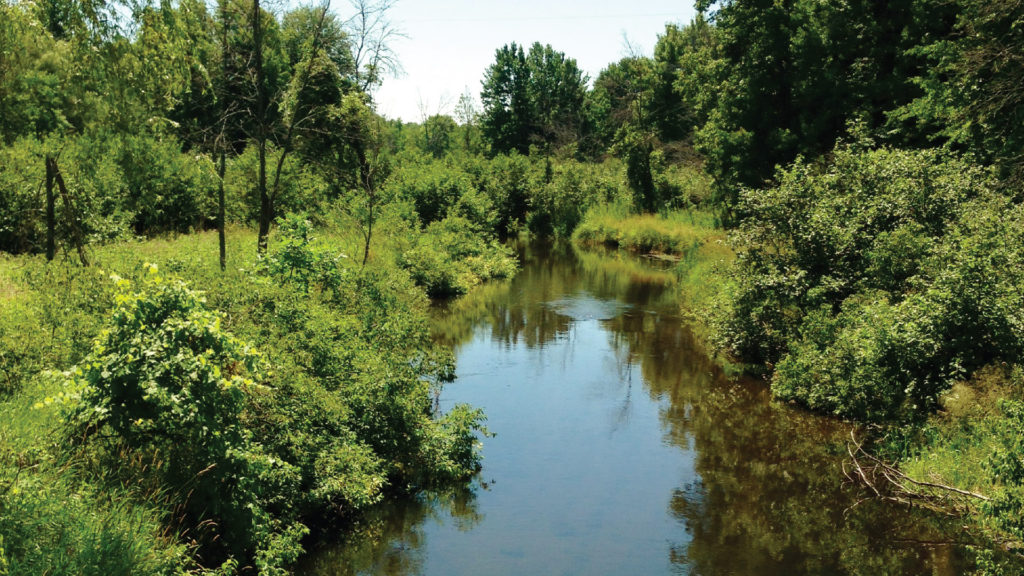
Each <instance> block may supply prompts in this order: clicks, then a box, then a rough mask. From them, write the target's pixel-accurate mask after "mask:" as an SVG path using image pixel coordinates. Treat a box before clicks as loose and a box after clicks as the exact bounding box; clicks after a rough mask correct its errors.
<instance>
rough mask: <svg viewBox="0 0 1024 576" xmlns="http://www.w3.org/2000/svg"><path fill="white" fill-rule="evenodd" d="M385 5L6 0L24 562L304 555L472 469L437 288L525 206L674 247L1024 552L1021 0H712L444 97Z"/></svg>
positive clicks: (149, 564) (735, 358)
mask: <svg viewBox="0 0 1024 576" xmlns="http://www.w3.org/2000/svg"><path fill="white" fill-rule="evenodd" d="M392 5H393V1H392V0H351V2H348V3H341V4H340V5H334V6H332V5H331V4H330V3H326V4H313V5H309V6H305V5H303V6H299V5H297V4H296V5H294V6H290V7H282V6H280V5H278V4H274V5H273V6H267V5H265V3H264V2H261V0H218V1H216V2H212V1H207V0H159V1H158V0H0V413H2V418H0V575H6V574H11V575H31V574H40V575H42V574H93V575H103V576H110V575H116V574H168V575H171V574H175V575H183V574H196V575H200V574H208V575H211V576H212V575H218V574H221V575H228V574H236V573H238V574H255V573H258V574H268V575H272V574H289V573H292V572H293V570H294V569H295V568H294V567H295V565H296V562H297V561H298V560H299V559H300V558H301V557H302V555H303V552H304V550H306V549H307V548H308V547H309V545H310V544H311V543H313V542H316V541H317V540H318V539H319V538H322V537H324V535H326V534H330V533H332V532H337V531H339V530H340V531H344V530H345V529H346V527H347V526H349V525H350V524H351V523H352V522H353V521H354V520H355V519H357V518H358V517H359V516H360V514H362V513H363V512H365V511H366V510H368V509H370V508H372V507H373V506H374V505H376V504H378V503H380V502H382V501H386V500H388V499H390V498H393V497H395V496H396V495H401V494H406V495H407V494H415V493H419V492H422V491H441V492H443V491H445V490H451V489H453V488H455V487H458V486H465V485H466V483H467V482H469V481H470V479H471V478H473V476H474V475H475V474H476V473H477V471H478V470H479V469H480V465H481V460H480V457H481V456H480V448H481V443H483V444H484V445H485V444H486V441H487V437H488V434H489V432H488V430H487V428H486V425H485V424H486V417H485V414H484V413H483V411H481V410H479V409H477V408H474V407H471V406H468V405H461V404H459V405H456V406H455V407H452V408H451V409H447V410H444V411H442V410H439V409H437V407H436V405H435V404H436V403H435V399H436V398H437V396H438V394H440V390H441V388H442V387H443V386H444V384H445V383H447V382H450V381H451V380H452V379H453V377H454V373H455V363H454V356H453V353H452V350H451V347H450V346H448V345H447V344H446V343H445V342H444V341H443V339H439V338H437V337H436V336H434V335H432V334H431V325H430V307H431V303H432V302H433V301H438V300H441V299H452V298H460V297H465V296H466V295H467V294H471V293H473V292H474V291H475V290H479V289H481V288H480V287H481V286H482V285H484V284H486V283H488V282H496V281H501V280H502V279H507V278H511V277H514V276H515V275H516V273H517V271H518V269H519V264H518V262H517V261H516V258H515V257H514V251H513V250H512V249H511V248H510V247H509V244H508V241H510V239H516V238H521V237H530V238H537V239H550V241H552V242H572V243H575V244H576V245H579V246H591V247H610V248H617V249H620V250H624V251H632V252H637V253H652V254H656V255H659V256H662V257H665V258H671V259H674V260H677V261H678V262H679V264H678V267H677V274H678V275H679V276H680V278H681V283H680V288H679V290H680V300H681V302H682V307H683V311H684V312H685V314H687V316H688V317H689V318H691V319H692V321H693V322H694V323H695V325H696V326H697V328H696V330H697V332H698V333H699V334H700V336H701V339H702V341H703V345H704V346H705V348H706V349H707V350H708V352H709V354H711V355H712V356H713V357H714V358H715V360H716V361H717V362H718V363H720V364H721V365H725V366H727V367H728V369H729V370H731V371H734V372H736V373H743V374H753V375H756V376H757V377H759V378H761V379H763V382H764V386H766V387H768V388H769V389H770V392H771V395H772V397H773V398H774V400H775V401H776V402H779V403H784V404H788V405H792V406H796V407H798V408H799V409H801V410H806V411H810V412H813V413H818V414H822V415H825V416H827V417H828V418H832V419H835V420H838V421H842V422H844V423H847V424H848V425H849V427H851V428H852V429H854V430H855V432H854V436H853V439H852V440H851V444H850V446H849V447H842V448H841V450H842V451H843V453H844V458H845V454H846V450H847V449H848V448H849V458H848V462H847V466H846V468H844V469H848V470H849V473H850V475H851V478H852V480H853V482H852V483H851V484H852V485H853V486H852V487H851V489H854V490H861V491H863V492H864V494H865V497H871V498H880V499H887V500H890V501H892V502H893V504H892V505H893V506H900V505H907V504H908V503H909V504H912V505H913V506H918V507H924V508H928V509H931V510H934V511H936V512H937V513H939V514H948V515H953V516H955V517H956V518H958V523H959V524H962V525H963V529H962V534H958V535H957V538H959V539H961V540H962V541H964V542H967V546H966V547H967V549H968V550H969V556H970V558H969V559H970V563H971V565H972V570H973V571H974V572H973V573H975V574H979V575H989V576H996V575H1000V574H1015V573H1020V572H1019V571H1021V570H1024V556H1022V555H1021V553H1020V550H1021V549H1022V546H1024V1H1022V0H985V1H982V0H940V1H934V0H887V1H878V0H849V1H845V2H819V1H816V0H771V1H769V0H720V1H717V2H711V1H709V0H698V1H697V3H696V7H697V16H696V17H695V18H694V19H693V20H692V21H690V22H688V23H669V24H666V25H665V27H664V31H663V32H662V33H661V34H659V35H658V37H657V38H656V39H651V40H652V42H656V43H655V44H654V49H653V53H652V54H650V55H644V54H631V55H628V56H625V57H623V58H622V59H621V60H619V61H617V62H612V63H609V64H608V65H607V66H606V67H605V68H604V69H603V70H602V71H601V72H600V73H599V74H598V75H597V77H595V78H589V77H588V75H587V74H586V73H585V72H583V71H582V70H581V69H580V67H579V65H578V64H577V61H576V60H574V59H573V58H572V56H571V55H567V54H565V53H563V52H560V51H558V50H557V49H556V47H557V45H558V39H557V38H550V39H538V40H541V41H538V42H536V43H533V44H531V45H529V46H525V45H520V44H518V43H514V42H509V43H506V44H504V45H502V46H501V47H499V48H497V49H496V50H495V53H494V57H493V61H492V64H491V65H490V66H489V67H488V68H487V69H486V70H482V71H481V83H480V92H479V94H472V93H466V94H465V95H463V96H462V98H460V99H459V102H458V104H457V105H456V106H455V107H454V109H453V110H452V111H451V113H450V114H447V113H438V114H434V115H429V116H427V115H425V117H424V118H422V119H421V121H419V122H415V123H409V122H403V121H400V120H395V119H389V118H386V117H384V116H382V115H380V114H378V113H377V111H376V108H375V102H374V93H375V90H376V89H377V88H378V87H379V86H380V85H381V83H382V82H386V81H387V78H388V76H389V74H390V73H391V72H393V71H394V70H395V69H396V68H397V67H398V66H399V64H400V62H398V61H397V59H396V55H395V53H394V51H393V50H392V46H391V42H393V40H394V34H395V29H394V27H393V24H392V23H391V21H390V20H389V9H390V8H391V7H392ZM497 41H498V42H500V41H501V40H500V39H498V40H497ZM548 42H550V43H548ZM864 569H865V572H864V573H872V572H871V571H870V567H869V566H865V567H864Z"/></svg>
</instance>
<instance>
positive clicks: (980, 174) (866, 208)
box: [717, 148, 1024, 420]
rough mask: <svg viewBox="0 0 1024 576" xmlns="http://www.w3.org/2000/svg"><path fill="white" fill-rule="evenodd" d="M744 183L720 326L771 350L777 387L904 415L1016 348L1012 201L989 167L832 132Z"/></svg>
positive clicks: (1020, 263) (825, 403)
mask: <svg viewBox="0 0 1024 576" xmlns="http://www.w3.org/2000/svg"><path fill="white" fill-rule="evenodd" d="M779 179H780V185H779V186H778V187H775V188H770V189H766V190H758V191H748V192H746V193H745V194H744V196H743V204H742V206H743V208H744V212H745V213H746V214H749V216H748V217H747V218H746V219H745V220H744V221H743V223H742V224H741V226H740V228H739V230H738V231H737V233H736V235H735V238H734V239H735V241H736V244H737V246H738V248H739V255H738V258H737V264H736V266H734V268H733V272H732V282H731V283H730V284H729V287H728V290H727V291H726V294H725V297H724V300H725V306H723V307H722V308H721V310H723V311H724V313H722V314H720V315H719V317H718V319H717V322H719V323H718V324H717V328H718V335H719V342H720V343H722V344H724V345H725V346H727V347H728V348H729V349H730V350H732V351H733V352H734V353H736V354H738V355H739V356H740V357H742V358H744V359H747V360H753V361H759V362H766V363H769V364H773V365H774V367H775V375H774V378H773V383H772V389H773V391H774V392H775V394H776V395H777V396H778V397H780V398H783V399H788V400H794V401H797V402H799V403H802V404H804V405H806V406H809V407H811V408H815V409H820V410H825V411H829V412H833V413H835V414H838V415H842V416H848V417H855V418H861V419H868V420H883V419H889V418H912V417H917V416H919V415H921V414H923V413H926V412H927V411H929V410H931V409H932V408H934V407H935V406H936V404H937V401H938V399H939V396H940V394H941V393H942V392H943V391H944V390H946V389H947V388H948V387H949V386H950V385H952V383H953V382H954V381H956V380H957V379H962V378H965V377H967V376H969V375H970V374H971V373H972V372H973V371H974V370H976V369H978V368H980V367H982V366H985V365H986V364H989V363H992V362H1000V361H1005V362H1017V361H1018V360H1019V359H1020V358H1021V357H1022V354H1024V336H1022V334H1024V318H1022V317H1021V314H1020V310H1021V309H1024V296H1022V294H1024V272H1022V269H1024V235H1022V233H1021V231H1020V229H1021V223H1024V217H1022V213H1021V210H1020V208H1019V207H1017V206H1014V205H1013V204H1011V203H1010V202H1009V201H1008V200H1007V199H1005V198H1001V197H999V196H998V195H996V194H995V193H994V192H992V191H991V188H992V182H991V179H990V178H989V175H988V173H986V172H985V171H983V170H981V169H977V168H974V167H971V166H970V165H968V164H967V163H966V162H964V161H962V160H958V159H956V158H952V157H949V156H947V155H945V154H943V153H940V152H933V151H917V152H910V151H897V150H886V149H881V150H874V151H856V150H853V149H850V148H840V149H838V150H837V151H836V154H835V158H834V159H833V161H832V162H830V163H829V164H827V165H821V166H811V165H807V164H804V163H801V162H798V163H796V164H795V165H794V166H793V167H792V168H790V169H789V170H786V171H783V172H781V173H780V176H779Z"/></svg>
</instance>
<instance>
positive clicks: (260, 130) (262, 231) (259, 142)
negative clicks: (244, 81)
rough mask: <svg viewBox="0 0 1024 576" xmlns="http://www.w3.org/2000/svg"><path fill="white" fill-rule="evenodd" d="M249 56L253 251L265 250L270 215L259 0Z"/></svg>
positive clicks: (255, 2)
mask: <svg viewBox="0 0 1024 576" xmlns="http://www.w3.org/2000/svg"><path fill="white" fill-rule="evenodd" d="M252 39H253V52H254V54H253V59H254V61H255V66H256V146H257V149H258V150H259V177H258V178H257V182H256V187H257V190H258V191H259V196H260V217H259V231H258V232H257V236H256V253H257V254H259V255H260V256H263V255H264V254H266V253H267V238H268V236H270V222H271V220H272V219H273V218H274V213H273V212H274V203H273V202H272V201H271V199H270V196H269V194H268V193H267V98H266V96H267V94H266V92H267V87H266V85H265V82H264V78H263V14H262V12H261V11H260V0H253V1H252Z"/></svg>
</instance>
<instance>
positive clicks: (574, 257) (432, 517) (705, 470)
mask: <svg viewBox="0 0 1024 576" xmlns="http://www.w3.org/2000/svg"><path fill="white" fill-rule="evenodd" d="M518 248H519V251H520V256H521V261H522V263H523V266H522V267H523V269H522V272H521V273H520V274H519V275H518V276H517V277H516V278H515V279H514V280H512V281H509V282H504V283H493V284H490V285H487V286H484V287H482V288H481V289H479V290H476V291H474V292H473V293H472V294H470V295H469V296H467V297H464V298H462V299H459V300H456V301H453V302H450V303H446V304H442V305H439V306H438V308H437V310H435V319H434V328H435V334H436V337H437V338H438V340H440V341H442V342H445V343H447V344H449V345H451V346H453V347H454V348H455V350H456V355H457V357H458V379H457V380H456V382H454V383H453V384H451V385H449V387H448V388H446V390H445V392H444V395H443V397H442V402H441V404H442V407H444V406H446V405H451V404H452V403H455V402H468V403H470V404H472V405H474V406H480V407H482V408H484V410H485V412H486V413H487V414H488V417H489V423H488V426H489V428H491V430H492V431H494V432H496V433H497V436H496V437H495V438H492V439H488V440H487V441H486V443H485V448H484V455H485V461H484V469H483V471H482V473H481V476H480V478H479V479H478V481H477V482H476V483H475V485H474V486H473V487H472V488H471V489H469V490H464V491H460V492H455V493H452V494H447V495H436V494H435V495H426V496H422V497H419V498H417V499H414V500H411V501H407V502H399V503H395V504H390V505H388V506H385V507H382V508H380V509H379V510H377V511H376V512H375V513H374V514H371V515H370V516H369V517H368V518H367V519H366V521H365V522H364V523H363V524H362V525H361V526H360V528H359V530H357V532H356V534H355V535H354V536H352V537H350V538H348V539H347V541H346V542H343V543H338V544H335V545H332V546H327V547H325V548H324V549H322V550H319V551H316V552H314V553H313V554H311V555H310V557H309V559H308V562H307V564H306V565H305V571H306V572H307V573H311V574H324V575H326V574H331V575H335V574H337V575H342V574H344V575H349V574H387V575H412V574H429V575H433V574H436V575H442V574H444V575H448V574H708V575H710V574H769V575H771V574H778V575H783V574H787V575H788V574H935V575H945V574H949V575H952V574H959V573H961V566H960V563H961V560H960V558H961V552H960V548H959V547H958V546H957V545H956V544H955V543H949V542H946V541H945V540H946V539H948V536H943V534H949V533H955V531H954V530H952V529H951V528H950V527H943V526H941V525H940V520H939V519H936V518H933V517H931V516H928V515H926V514H925V513H923V512H921V511H918V510H916V509H914V510H908V509H905V508H897V507H893V506H890V505H885V504H881V503H877V502H874V501H867V502H859V501H858V498H859V497H860V496H861V493H860V492H858V491H857V490H856V489H854V488H852V487H847V486H844V484H843V482H842V479H843V475H842V470H841V465H842V461H843V454H844V450H845V448H844V443H843V442H844V440H845V438H846V436H847V434H848V428H847V427H846V426H844V425H843V424H841V423H838V422H835V421H832V420H828V419H824V418H820V417H816V416H813V415H809V414H806V413H803V412H801V411H798V410H794V409H790V408H788V407H785V406H779V405H777V404H773V403H771V402H770V399H769V397H768V394H767V390H766V388H765V386H764V385H763V384H762V383H759V382H751V381H735V380H732V381H730V380H728V379H726V378H725V377H724V376H723V375H722V374H721V372H720V371H719V370H718V369H717V367H716V366H715V365H714V364H713V363H712V362H711V361H710V360H709V359H708V358H707V357H706V356H705V355H704V353H703V352H702V348H701V346H700V345H699V343H698V342H697V341H696V340H695V338H694V337H693V335H692V333H691V331H690V330H689V329H688V327H687V326H686V324H685V323H683V322H682V321H681V319H680V317H679V315H678V304H677V302H678V301H677V291H678V287H677V283H676V277H675V274H674V273H673V271H672V268H671V264H667V263H663V262H657V261H647V260H642V259H638V258H635V257H631V256H628V255H623V254H620V253H614V252H613V253H594V252H578V251H576V250H575V249H573V248H571V247H560V248H558V247H554V248H553V247H549V246H544V245H539V244H524V245H521V246H519V247H518Z"/></svg>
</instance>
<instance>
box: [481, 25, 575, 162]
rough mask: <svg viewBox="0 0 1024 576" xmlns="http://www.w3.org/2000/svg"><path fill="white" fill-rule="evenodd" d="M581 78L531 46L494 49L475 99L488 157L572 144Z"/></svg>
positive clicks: (571, 66) (545, 49)
mask: <svg viewBox="0 0 1024 576" xmlns="http://www.w3.org/2000/svg"><path fill="white" fill-rule="evenodd" d="M585 92H586V77H585V75H584V74H583V72H581V71H580V69H579V67H578V66H577V65H576V61H575V60H574V59H572V58H567V57H566V56H565V54H563V53H561V52H558V51H556V50H554V49H553V48H551V46H550V45H541V44H540V43H539V42H535V43H534V44H533V45H532V46H530V49H529V51H528V52H524V51H523V47H522V46H519V45H517V44H516V43H514V42H513V43H512V44H506V45H505V46H502V47H501V48H499V49H498V50H497V51H495V62H494V64H492V65H491V66H489V67H488V68H487V72H486V73H485V76H484V80H483V90H482V91H481V93H480V100H481V102H482V103H483V107H484V109H483V113H482V115H481V129H482V130H483V134H484V137H485V138H486V139H487V140H488V141H489V142H490V144H491V151H492V152H494V153H508V152H512V151H516V152H519V153H520V154H526V153H528V152H529V150H530V146H531V145H538V146H541V147H553V148H560V147H562V146H564V145H566V144H570V143H572V142H574V141H575V140H578V139H579V137H580V135H581V128H582V125H583V98H584V94H585Z"/></svg>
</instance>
